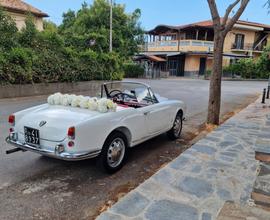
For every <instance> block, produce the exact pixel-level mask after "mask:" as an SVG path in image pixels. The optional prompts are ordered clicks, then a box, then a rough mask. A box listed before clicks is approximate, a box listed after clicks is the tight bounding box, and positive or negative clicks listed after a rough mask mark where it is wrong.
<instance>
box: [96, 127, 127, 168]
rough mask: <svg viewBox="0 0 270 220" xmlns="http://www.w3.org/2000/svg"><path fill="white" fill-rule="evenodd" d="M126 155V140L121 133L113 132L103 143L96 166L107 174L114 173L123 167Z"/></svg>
mask: <svg viewBox="0 0 270 220" xmlns="http://www.w3.org/2000/svg"><path fill="white" fill-rule="evenodd" d="M126 155H127V139H126V137H125V135H124V134H122V133H121V132H118V131H116V132H113V133H112V134H111V135H110V136H109V137H108V138H107V140H106V141H105V143H104V145H103V148H102V151H101V154H100V156H99V159H98V164H99V166H100V167H101V169H102V170H104V171H106V172H107V173H115V172H117V171H118V170H120V169H121V168H122V167H123V164H124V162H125V159H126Z"/></svg>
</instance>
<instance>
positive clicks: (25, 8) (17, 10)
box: [0, 0, 48, 31]
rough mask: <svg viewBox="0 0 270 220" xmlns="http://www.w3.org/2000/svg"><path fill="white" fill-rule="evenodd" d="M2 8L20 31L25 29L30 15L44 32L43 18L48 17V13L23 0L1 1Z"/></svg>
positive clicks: (38, 28)
mask: <svg viewBox="0 0 270 220" xmlns="http://www.w3.org/2000/svg"><path fill="white" fill-rule="evenodd" d="M0 7H2V8H3V9H4V10H5V11H6V12H7V13H8V15H9V16H10V17H11V18H12V19H13V20H14V21H15V23H16V26H17V28H18V30H21V29H22V28H24V27H25V20H26V18H27V16H28V14H29V13H30V14H31V15H32V16H33V19H34V23H35V25H36V28H37V30H39V31H42V30H43V18H45V17H48V15H47V14H46V13H44V12H42V11H41V10H39V9H37V8H34V7H33V6H31V5H29V4H27V3H25V2H23V1H21V0H0Z"/></svg>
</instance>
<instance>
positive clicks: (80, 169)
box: [0, 79, 267, 219]
mask: <svg viewBox="0 0 270 220" xmlns="http://www.w3.org/2000/svg"><path fill="white" fill-rule="evenodd" d="M138 81H141V82H145V83H148V84H149V85H151V86H152V88H153V90H154V91H156V92H157V93H159V94H160V95H162V96H164V97H168V98H172V99H180V100H183V101H185V102H186V104H187V108H188V114H187V121H186V122H185V123H184V126H185V127H184V131H183V135H182V139H180V140H178V141H175V142H170V141H168V139H167V138H166V135H161V136H159V137H157V138H154V139H153V140H150V141H148V142H146V143H144V144H141V145H139V146H138V147H136V148H134V149H132V150H131V152H130V155H129V159H128V161H127V164H126V166H125V167H124V168H123V169H122V170H121V171H120V172H118V173H116V174H114V175H112V176H109V175H106V174H103V173H101V172H100V171H99V170H98V169H97V168H96V166H95V160H86V161H82V162H63V161H58V160H54V159H50V158H45V157H42V156H39V155H36V154H33V153H30V152H25V153H22V152H18V153H15V154H11V155H5V151H6V150H7V149H9V148H10V146H8V145H7V144H6V143H5V141H4V139H5V137H6V136H7V134H8V124H7V123H6V120H7V117H8V115H9V114H11V113H13V112H16V111H18V110H20V109H24V108H26V107H30V106H34V105H37V104H40V103H44V102H45V101H46V97H44V96H39V97H28V98H18V99H2V100H0V113H1V115H0V144H1V148H0V219H39V218H40V219H63V218H65V219H92V218H94V216H95V215H96V214H97V213H98V212H99V211H102V210H103V209H104V208H106V206H110V205H111V203H113V202H114V201H116V200H117V199H118V198H119V197H121V196H123V195H124V194H125V193H126V192H127V191H129V190H131V189H132V188H134V187H136V186H137V185H138V184H140V183H141V182H143V181H144V179H146V178H148V177H149V176H151V175H152V174H153V173H154V172H155V171H157V170H158V169H159V168H160V167H161V166H163V165H165V164H166V163H168V162H169V161H171V160H172V159H174V158H175V157H177V156H178V155H179V154H180V153H181V152H183V151H184V150H185V149H186V147H188V145H190V141H191V139H192V138H194V137H195V136H196V135H197V134H198V132H199V130H200V129H201V124H202V123H203V122H204V121H205V118H206V114H207V102H208V87H209V81H205V80H192V79H165V80H138ZM266 85H267V83H266V82H247V81H242V82H238V81H225V82H223V87H222V109H221V111H222V115H223V116H228V115H230V114H231V113H232V112H234V111H237V110H239V109H241V108H243V107H245V106H247V105H248V104H249V103H251V102H252V101H254V100H255V99H256V97H257V95H258V94H259V93H260V92H261V91H262V89H263V88H264V87H266Z"/></svg>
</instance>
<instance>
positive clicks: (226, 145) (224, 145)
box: [219, 141, 237, 148]
mask: <svg viewBox="0 0 270 220" xmlns="http://www.w3.org/2000/svg"><path fill="white" fill-rule="evenodd" d="M235 144H237V142H236V141H222V142H221V143H219V146H220V147H222V148H226V147H229V146H232V145H235Z"/></svg>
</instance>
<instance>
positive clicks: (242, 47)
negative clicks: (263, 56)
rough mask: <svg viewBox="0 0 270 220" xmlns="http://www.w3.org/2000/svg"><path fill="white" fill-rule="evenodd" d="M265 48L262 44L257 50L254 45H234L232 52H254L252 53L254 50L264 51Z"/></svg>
mask: <svg viewBox="0 0 270 220" xmlns="http://www.w3.org/2000/svg"><path fill="white" fill-rule="evenodd" d="M263 48H264V45H262V44H260V45H258V46H256V48H255V46H254V44H252V43H246V44H241V45H239V44H235V43H233V44H232V47H231V49H232V50H252V51H254V50H255V51H263Z"/></svg>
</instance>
